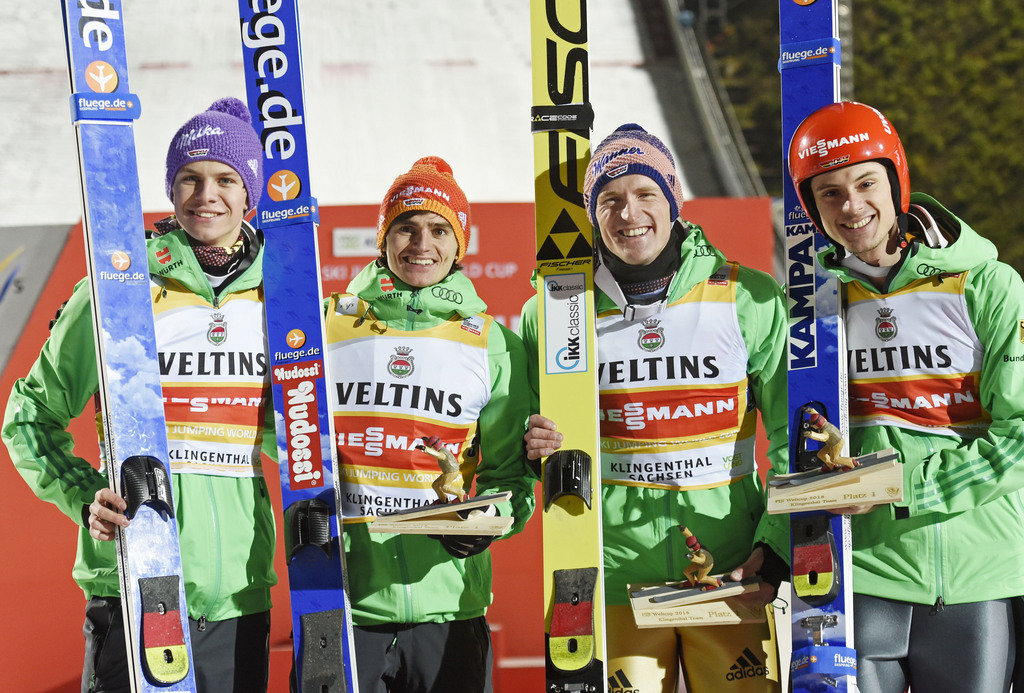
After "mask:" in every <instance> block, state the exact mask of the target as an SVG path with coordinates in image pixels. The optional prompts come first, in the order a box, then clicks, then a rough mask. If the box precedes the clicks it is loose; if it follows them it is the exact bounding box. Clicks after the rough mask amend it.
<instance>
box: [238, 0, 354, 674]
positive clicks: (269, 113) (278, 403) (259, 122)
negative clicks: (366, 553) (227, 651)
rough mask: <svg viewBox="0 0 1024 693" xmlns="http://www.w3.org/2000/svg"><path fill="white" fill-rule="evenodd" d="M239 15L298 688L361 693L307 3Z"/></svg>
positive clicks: (244, 8)
mask: <svg viewBox="0 0 1024 693" xmlns="http://www.w3.org/2000/svg"><path fill="white" fill-rule="evenodd" d="M238 10H239V15H240V23H241V39H242V62H243V67H244V70H245V84H246V94H247V101H248V105H249V111H250V112H251V114H252V121H253V126H254V127H255V129H256V133H257V134H258V135H259V137H260V142H261V143H262V144H263V154H264V156H263V171H264V185H265V188H264V191H263V195H262V199H261V201H260V204H259V208H258V211H257V217H256V219H255V222H256V225H258V226H259V228H260V229H261V230H262V231H263V234H264V237H265V239H266V247H265V250H264V256H263V286H264V294H265V306H266V313H267V338H268V345H269V352H270V354H269V355H270V368H271V374H272V375H271V387H272V390H273V397H274V411H275V421H276V428H277V445H278V457H279V467H280V472H281V496H282V504H283V506H284V532H285V552H286V558H287V562H288V581H289V588H290V595H291V610H292V638H293V648H294V656H295V675H296V682H297V684H298V688H299V692H300V693H355V692H356V691H357V688H358V684H357V679H356V661H355V652H354V646H353V641H352V614H351V608H350V603H349V599H348V585H347V582H346V577H345V553H344V546H345V542H344V536H343V527H342V523H341V517H340V516H339V507H340V504H339V503H338V499H337V492H338V489H337V486H338V478H337V475H336V470H337V456H336V452H335V447H334V422H333V417H332V416H331V411H330V399H329V398H328V394H327V383H328V382H330V381H329V380H328V377H327V361H326V358H325V349H324V343H325V334H324V322H323V301H322V298H321V296H322V287H321V283H320V259H319V254H318V249H317V235H316V228H317V223H318V221H319V215H318V205H317V201H316V199H315V198H314V197H313V196H312V193H311V190H310V176H309V159H308V146H307V140H306V128H305V119H306V110H305V104H304V101H303V84H302V50H301V42H300V36H299V11H298V3H297V1H296V0H281V1H280V2H256V1H254V0H239V2H238Z"/></svg>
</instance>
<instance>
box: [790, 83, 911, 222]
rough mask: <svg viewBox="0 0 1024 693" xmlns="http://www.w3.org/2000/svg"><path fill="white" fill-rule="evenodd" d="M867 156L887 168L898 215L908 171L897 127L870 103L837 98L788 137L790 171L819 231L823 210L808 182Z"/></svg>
mask: <svg viewBox="0 0 1024 693" xmlns="http://www.w3.org/2000/svg"><path fill="white" fill-rule="evenodd" d="M865 161H879V162H881V163H882V164H883V165H884V166H885V167H886V168H887V169H888V170H889V182H890V184H891V187H892V202H893V207H894V208H895V209H896V214H897V216H899V215H900V212H902V213H904V214H906V212H907V211H908V210H909V209H910V172H909V170H908V169H907V157H906V154H905V153H904V152H903V144H902V143H901V142H900V137H899V135H898V134H897V133H896V128H894V127H893V126H892V124H891V123H890V122H889V121H888V120H886V118H885V116H884V115H882V114H881V112H879V111H878V110H876V109H874V108H872V107H871V106H868V105H865V104H862V103H857V102H856V101H841V102H839V103H833V104H829V105H827V106H823V107H822V108H819V109H818V110H817V111H815V112H814V113H812V114H810V115H809V116H807V117H806V118H804V120H803V122H802V123H800V125H798V126H797V128H796V131H795V132H794V133H793V139H792V140H790V142H789V175H790V177H791V178H792V179H793V185H794V186H795V187H796V194H797V197H799V198H800V204H802V205H803V207H804V210H806V211H807V215H808V216H809V217H810V218H811V221H813V222H814V225H815V226H817V227H818V230H819V231H821V232H822V233H824V232H825V229H824V228H822V225H821V215H820V214H819V213H818V206H817V205H816V204H815V203H814V195H813V194H812V193H811V187H810V182H811V179H812V178H814V176H816V175H818V174H819V173H825V172H826V171H832V170H834V169H837V168H842V167H844V166H850V165H852V164H859V163H862V162H865Z"/></svg>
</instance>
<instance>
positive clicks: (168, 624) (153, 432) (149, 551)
mask: <svg viewBox="0 0 1024 693" xmlns="http://www.w3.org/2000/svg"><path fill="white" fill-rule="evenodd" d="M61 7H62V12H63V18H64V36H65V40H66V45H67V57H68V71H69V73H70V76H71V92H72V95H71V115H72V120H73V122H74V125H75V132H76V135H77V140H78V154H79V163H80V164H81V180H82V202H83V215H82V226H83V228H84V231H85V246H86V260H87V265H88V274H89V290H90V296H91V299H92V316H93V333H94V335H95V343H96V362H97V364H98V375H99V396H100V405H101V409H102V412H103V416H102V420H103V445H104V448H105V454H106V470H107V475H108V478H109V479H110V486H111V488H112V489H113V490H114V491H115V492H116V493H118V494H119V495H121V496H122V497H123V498H124V499H125V500H126V502H127V504H128V509H127V511H126V513H125V515H126V516H127V517H128V518H129V520H130V521H131V522H130V524H129V526H128V527H126V528H121V529H118V534H117V539H116V541H117V562H118V566H117V567H118V576H119V578H120V584H121V610H122V614H123V616H124V632H125V644H126V647H127V654H128V665H129V679H130V682H131V689H132V691H133V692H134V693H149V692H156V691H161V692H163V693H171V692H181V691H195V689H196V688H195V687H196V683H195V675H194V672H193V668H192V654H191V638H190V636H189V629H188V610H187V609H186V607H185V583H184V580H183V579H182V571H181V552H180V549H179V547H178V526H177V523H176V520H175V516H174V501H173V498H172V493H171V483H170V460H169V456H168V446H167V426H166V423H165V419H164V405H163V393H162V390H161V385H160V368H159V364H158V360H157V359H158V357H157V347H156V334H155V328H154V321H153V303H152V297H151V294H150V281H149V260H148V257H147V254H146V241H145V222H144V221H143V217H142V199H141V196H140V193H139V172H138V167H137V164H136V158H135V137H134V133H133V127H132V121H133V120H135V119H137V118H138V117H139V114H140V113H141V106H140V104H139V99H138V97H137V96H136V95H134V94H132V93H131V90H130V88H129V84H128V62H127V58H126V52H125V40H124V38H125V28H124V18H123V16H122V14H121V4H120V3H116V4H115V3H114V2H111V1H110V0H96V1H95V2H84V1H82V0H79V1H78V2H70V1H68V0H64V1H63V2H62V3H61Z"/></svg>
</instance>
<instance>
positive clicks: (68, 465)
mask: <svg viewBox="0 0 1024 693" xmlns="http://www.w3.org/2000/svg"><path fill="white" fill-rule="evenodd" d="M261 162H262V152H261V147H260V142H259V138H258V137H257V135H256V132H255V131H254V130H253V128H252V125H251V121H250V118H249V112H248V110H247V109H246V107H245V104H243V103H242V102H241V101H239V100H238V99H235V98H226V99H220V100H218V101H216V102H215V103H214V104H213V105H211V106H210V108H209V109H208V110H206V111H203V112H202V113H199V114H197V115H196V116H194V117H192V118H191V119H189V120H188V122H186V123H185V124H184V125H183V126H182V127H181V129H180V130H178V132H177V133H176V134H175V136H174V138H173V139H172V140H171V143H170V146H169V148H168V152H167V168H166V172H165V181H166V185H167V195H168V197H169V198H170V200H171V202H172V203H173V205H174V214H173V215H172V216H170V217H167V218H166V219H163V220H161V221H159V222H157V224H156V228H157V231H156V232H155V233H154V234H152V236H151V237H150V239H149V241H148V251H149V272H150V279H151V284H152V286H153V292H152V293H153V309H154V318H155V326H156V342H157V350H158V352H159V357H160V363H161V373H162V375H161V385H162V387H163V392H164V395H165V396H164V413H165V417H166V420H167V437H168V454H169V457H170V462H171V468H172V470H173V472H174V474H173V475H172V477H171V483H172V485H173V489H172V491H173V497H174V506H175V517H176V519H177V520H178V532H179V543H180V546H181V561H182V568H183V573H184V575H185V596H186V601H187V604H188V615H189V625H190V635H191V640H192V655H193V662H192V665H193V671H194V673H195V679H196V688H197V691H199V692H209V693H221V692H224V691H227V692H230V691H235V692H241V691H245V692H249V691H256V692H259V691H266V689H267V675H268V661H269V652H268V647H267V644H268V637H269V634H270V588H271V586H273V585H274V584H275V583H276V582H277V577H276V576H275V574H274V568H273V557H274V537H275V532H274V519H273V510H272V508H271V505H270V500H269V495H268V492H267V485H266V482H265V481H264V479H263V473H262V469H261V465H260V452H261V448H262V450H264V451H266V452H267V453H268V454H270V455H271V456H272V457H276V454H277V451H276V447H277V446H276V441H275V437H274V429H273V407H272V406H271V404H270V389H269V380H268V373H267V356H266V350H267V346H266V334H265V332H264V319H263V298H262V295H263V290H262V284H263V242H262V235H261V234H260V233H259V232H258V231H257V230H255V229H253V228H252V227H251V226H249V225H248V224H247V223H246V222H245V216H246V215H247V214H248V212H249V211H250V210H252V208H253V207H254V206H255V205H256V203H257V202H258V201H259V199H260V194H261V191H262V188H263V171H262V163H261ZM89 304H90V298H89V290H88V286H87V283H86V282H84V281H83V282H81V283H80V284H79V285H78V286H77V287H76V288H75V292H74V294H72V296H71V298H70V299H69V300H68V301H67V303H66V304H65V306H64V307H63V309H62V311H61V312H60V315H59V317H58V318H57V319H56V320H55V322H54V323H53V325H52V328H51V335H50V338H49V339H48V340H47V342H46V344H45V345H44V346H43V350H42V352H41V353H40V355H39V358H38V359H37V361H36V363H35V365H34V366H33V367H32V369H31V371H30V372H29V374H28V375H27V376H26V377H25V378H22V379H21V380H19V381H18V382H17V383H15V386H14V389H13V391H12V393H11V397H10V400H9V403H8V409H7V413H6V417H5V419H4V425H3V439H4V442H5V443H6V445H7V448H8V450H9V452H10V454H11V459H12V460H13V461H14V464H15V466H16V467H17V468H18V471H19V472H20V473H21V474H22V476H23V477H24V478H25V479H26V481H27V482H28V483H29V485H30V486H31V487H32V489H33V490H34V491H35V492H36V494H37V495H39V496H40V497H41V498H43V499H45V500H48V501H50V502H52V503H54V504H55V505H57V507H59V508H60V509H61V510H62V511H63V512H64V513H65V514H66V515H68V516H69V517H70V519H71V520H73V521H74V522H75V523H76V524H77V525H78V529H79V541H78V557H77V560H76V564H75V568H74V573H73V575H74V577H75V580H76V581H77V582H78V584H79V585H80V586H81V587H82V590H83V591H84V592H85V595H86V598H87V599H88V603H87V605H86V619H85V628H84V631H85V666H84V671H83V675H82V691H83V693H91V692H93V691H119V692H120V691H128V690H129V685H130V684H129V681H128V662H127V655H126V652H125V639H124V627H123V621H122V616H121V605H120V588H119V582H118V575H117V563H116V555H115V548H114V542H113V541H111V540H112V539H113V538H114V536H115V535H116V531H117V527H118V526H121V527H124V526H127V525H128V520H127V519H126V518H125V516H124V514H123V513H124V510H125V508H126V504H125V501H124V499H122V498H121V497H120V496H118V495H117V494H115V493H114V492H113V491H112V490H111V489H110V488H108V486H107V479H106V474H105V472H101V471H98V470H97V469H96V466H97V465H96V464H95V463H94V462H93V463H91V462H90V461H88V460H86V459H83V458H82V457H79V456H77V455H76V454H75V452H76V451H75V450H73V445H74V441H72V440H71V438H70V436H69V435H68V434H67V433H66V429H67V426H68V423H69V422H70V420H71V419H72V418H74V417H76V416H78V415H79V414H80V413H81V412H82V410H83V409H84V408H85V407H86V405H88V404H89V403H90V402H92V400H93V396H94V394H95V393H96V391H97V389H98V384H97V371H96V357H95V353H96V352H95V350H94V348H93V323H92V317H91V310H90V305H89Z"/></svg>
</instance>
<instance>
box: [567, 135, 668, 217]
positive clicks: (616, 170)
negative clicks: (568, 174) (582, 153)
mask: <svg viewBox="0 0 1024 693" xmlns="http://www.w3.org/2000/svg"><path fill="white" fill-rule="evenodd" d="M631 173H639V174H641V175H644V176H647V177H648V178H650V179H651V180H653V181H654V182H655V183H657V184H658V187H660V188H661V191H662V192H663V193H665V197H666V198H668V204H669V207H670V208H671V210H670V211H671V214H672V216H671V219H672V220H675V218H676V217H678V216H679V210H680V208H682V206H683V187H682V185H681V184H680V183H679V176H677V175H676V163H675V160H673V159H672V154H671V153H670V152H669V150H668V147H666V146H665V143H664V142H662V141H661V140H659V139H658V138H657V137H655V136H654V135H652V134H650V133H649V132H647V131H646V130H644V129H643V128H642V127H640V126H639V125H637V124H636V123H626V124H625V125H620V126H619V127H617V128H616V129H615V132H613V133H612V134H610V135H608V136H607V137H605V138H604V140H603V141H602V142H601V144H599V145H597V148H596V149H595V150H594V153H593V154H592V155H591V157H590V164H589V165H588V166H587V173H586V176H585V177H584V179H583V202H584V205H585V206H586V208H587V216H589V217H590V223H592V224H593V225H594V226H595V227H596V226H597V225H598V224H597V216H596V211H597V196H598V195H600V194H601V189H602V188H604V186H606V185H608V183H610V182H611V181H612V180H614V179H615V178H618V177H619V176H625V175H629V174H631Z"/></svg>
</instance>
